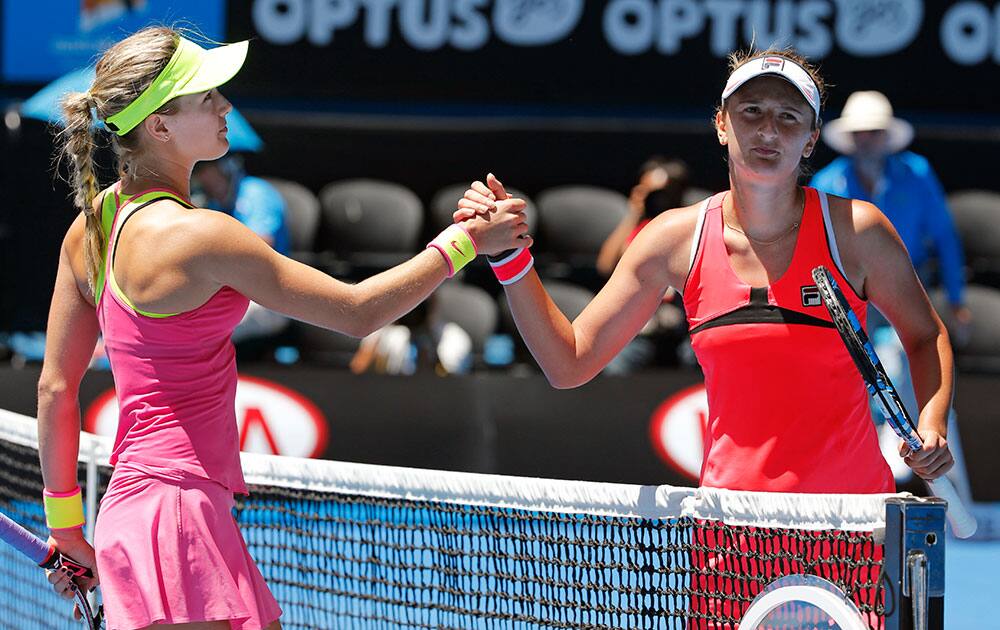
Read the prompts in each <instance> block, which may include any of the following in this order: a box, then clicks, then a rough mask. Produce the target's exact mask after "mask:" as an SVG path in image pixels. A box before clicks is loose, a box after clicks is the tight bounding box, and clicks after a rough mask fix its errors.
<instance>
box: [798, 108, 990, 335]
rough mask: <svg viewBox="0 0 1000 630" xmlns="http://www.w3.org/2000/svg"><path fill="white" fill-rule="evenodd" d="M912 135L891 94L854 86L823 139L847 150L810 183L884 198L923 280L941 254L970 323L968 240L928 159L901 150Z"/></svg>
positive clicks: (945, 276)
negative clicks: (959, 229)
mask: <svg viewBox="0 0 1000 630" xmlns="http://www.w3.org/2000/svg"><path fill="white" fill-rule="evenodd" d="M912 139H913V127H912V126H911V125H910V124H909V123H907V122H906V121H904V120H900V119H898V118H895V117H894V116H893V112H892V105H891V104H890V103H889V99H888V98H886V97H885V95H883V94H882V93H880V92H874V91H868V92H855V93H854V94H851V95H850V96H849V97H848V99H847V103H846V104H845V105H844V111H843V114H842V115H841V117H840V118H838V119H837V120H833V121H830V122H829V123H828V124H827V125H826V126H825V127H824V129H823V140H824V141H825V142H826V143H827V144H828V145H829V146H830V147H832V148H833V149H834V150H836V151H837V152H838V153H841V154H842V156H841V157H839V158H837V159H836V160H834V161H833V162H832V163H830V164H829V165H828V166H827V167H826V168H824V169H822V170H821V171H819V172H818V173H816V175H815V176H814V177H813V179H812V186H814V187H815V188H818V189H820V190H824V191H826V192H828V193H831V194H834V195H839V196H841V197H850V198H854V199H863V200H865V201H870V202H871V203H873V204H875V205H876V206H878V207H879V208H880V209H881V210H882V212H884V213H885V215H886V216H887V217H888V218H889V220H890V221H891V222H892V224H893V226H894V227H895V228H896V231H897V232H898V233H899V236H900V238H901V239H903V243H904V244H905V245H906V249H907V251H909V253H910V259H911V260H912V261H913V267H914V268H915V269H917V271H918V272H919V273H920V274H921V277H922V279H923V280H924V281H925V282H926V281H927V280H928V276H929V274H928V263H929V262H930V261H931V259H932V258H933V257H935V256H936V258H937V262H938V266H937V272H938V277H939V278H940V280H941V283H942V284H943V285H944V288H945V290H946V292H947V295H948V301H949V303H950V305H951V308H952V310H953V311H954V314H955V319H956V320H957V321H958V322H959V323H960V324H963V325H967V324H968V323H969V320H970V318H971V315H970V313H969V310H968V309H967V308H966V307H965V306H964V301H963V297H962V293H963V290H964V288H965V277H964V272H963V266H964V258H963V255H962V245H961V243H960V242H959V239H958V234H957V233H956V232H955V226H954V224H953V222H952V219H951V213H950V212H949V211H948V206H947V204H946V202H945V195H944V190H943V189H942V187H941V183H940V182H939V181H938V179H937V176H935V174H934V170H933V169H932V168H931V165H930V163H929V162H928V161H927V159H926V158H924V157H923V156H920V155H917V154H916V153H912V152H910V151H903V149H904V148H906V146H907V145H909V144H910V141H911V140H912ZM957 337H959V338H960V337H961V335H957Z"/></svg>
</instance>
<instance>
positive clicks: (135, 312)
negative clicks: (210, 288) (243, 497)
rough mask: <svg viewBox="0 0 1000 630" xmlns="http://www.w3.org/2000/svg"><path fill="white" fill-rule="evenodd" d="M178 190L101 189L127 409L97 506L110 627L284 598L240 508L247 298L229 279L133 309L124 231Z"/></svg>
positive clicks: (240, 624)
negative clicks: (206, 291)
mask: <svg viewBox="0 0 1000 630" xmlns="http://www.w3.org/2000/svg"><path fill="white" fill-rule="evenodd" d="M164 198H168V199H173V200H175V201H178V202H179V203H182V204H184V205H189V204H187V202H185V201H184V200H183V199H180V198H179V197H177V196H176V195H174V194H173V193H171V192H169V191H163V190H156V191H147V192H145V193H142V194H140V195H136V196H134V197H133V198H131V199H127V198H125V196H124V195H121V194H120V183H119V184H116V185H115V186H114V187H113V188H112V189H110V190H109V191H108V192H107V193H106V194H105V199H104V204H103V208H102V210H103V212H102V220H103V225H104V229H105V232H106V233H107V234H109V238H108V251H107V255H106V261H105V264H104V270H103V273H102V274H101V275H100V276H99V278H98V283H97V285H96V286H97V296H96V298H97V314H98V320H99V322H100V325H101V330H102V332H103V334H104V343H105V348H106V349H107V353H108V359H109V360H110V362H111V367H112V372H113V374H114V378H115V389H116V391H117V395H118V405H119V408H120V414H119V419H118V433H117V435H116V436H115V444H114V452H113V453H112V455H111V464H112V466H114V474H113V475H112V477H111V482H110V484H109V486H108V491H107V494H106V495H105V496H104V499H103V500H102V501H101V507H100V512H99V513H98V516H97V526H96V531H95V541H94V543H95V544H94V547H95V549H96V551H97V568H98V571H99V573H100V577H101V590H102V594H103V599H104V607H105V613H106V616H107V627H108V628H109V630H119V629H121V630H126V629H132V628H143V627H145V626H148V625H151V624H154V623H168V624H176V623H190V622H197V621H216V620H230V621H231V626H232V628H238V629H240V630H259V629H261V628H264V627H266V626H267V625H268V624H269V623H271V622H273V621H274V620H275V619H277V618H278V617H279V616H280V615H281V609H280V608H279V607H278V603H277V601H275V599H274V596H273V595H272V594H271V592H270V590H269V589H268V587H267V585H266V584H265V583H264V578H263V577H262V576H261V574H260V571H259V570H258V569H257V567H256V565H255V564H254V561H253V559H252V558H251V557H250V554H249V553H248V551H247V548H246V544H245V543H244V541H243V537H242V535H241V534H240V530H239V527H238V526H237V524H236V521H235V519H234V518H233V514H232V509H233V504H234V503H233V493H235V492H239V493H243V494H246V491H247V490H246V485H245V483H244V481H243V473H242V470H241V468H240V459H239V438H238V434H237V426H236V412H235V396H236V360H235V353H234V350H233V345H232V343H231V341H230V335H231V334H232V331H233V328H235V327H236V325H237V324H238V323H239V322H240V320H241V319H242V317H243V314H244V313H245V312H246V309H247V306H248V304H249V302H248V300H247V298H245V297H244V296H243V295H241V294H239V293H237V292H236V291H234V290H232V289H230V288H228V287H225V288H223V289H221V290H220V291H218V292H217V293H216V294H215V295H213V296H212V297H211V298H210V299H209V300H208V301H207V302H205V303H204V304H203V305H201V306H199V307H198V308H195V309H193V310H191V311H187V312H184V313H174V314H161V313H150V312H146V311H141V310H139V309H137V308H136V307H135V306H134V305H133V304H132V303H131V301H130V300H129V299H128V297H127V296H125V294H124V293H123V292H122V291H121V289H120V288H119V287H118V284H117V282H116V281H115V277H114V273H113V259H114V253H115V251H116V246H117V241H118V236H117V233H118V232H119V231H120V230H121V227H123V226H124V222H125V221H127V220H128V219H129V218H130V217H131V216H132V215H134V214H135V213H136V212H139V211H141V209H142V207H143V206H144V205H146V204H149V203H152V202H153V201H156V200H159V199H164Z"/></svg>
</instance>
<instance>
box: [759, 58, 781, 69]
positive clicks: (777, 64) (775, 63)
mask: <svg viewBox="0 0 1000 630" xmlns="http://www.w3.org/2000/svg"><path fill="white" fill-rule="evenodd" d="M760 69H761V70H771V69H774V70H777V71H778V72H781V71H782V70H784V69H785V60H784V59H782V58H781V57H764V60H763V61H762V62H761V64H760Z"/></svg>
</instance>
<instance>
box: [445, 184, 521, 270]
mask: <svg viewBox="0 0 1000 630" xmlns="http://www.w3.org/2000/svg"><path fill="white" fill-rule="evenodd" d="M526 206H527V203H526V202H525V201H524V199H515V198H513V197H511V196H510V195H509V194H507V191H506V190H504V187H503V184H501V183H500V180H499V179H497V178H496V177H495V176H494V175H493V173H490V174H489V175H487V176H486V183H485V184H484V183H483V182H480V181H475V182H472V185H471V186H470V188H469V189H468V190H466V191H465V195H464V196H463V197H462V198H461V199H459V200H458V209H457V210H456V211H455V214H454V215H453V218H454V220H455V223H453V224H451V225H449V226H448V227H447V228H445V229H444V231H443V232H441V233H440V234H439V235H438V236H437V238H435V239H434V240H433V241H431V242H430V243H428V244H427V247H432V248H434V249H437V250H438V251H439V252H441V255H442V256H443V257H444V260H445V262H446V263H447V265H448V277H449V278H450V277H452V276H454V275H455V274H456V273H457V272H458V271H459V270H460V269H462V267H464V266H465V265H467V264H468V263H469V262H471V261H472V260H473V259H474V258H475V257H476V255H478V254H486V256H487V257H488V258H489V261H490V267H492V268H493V272H494V273H495V274H496V277H497V280H499V281H500V284H503V285H508V284H513V283H515V282H517V281H518V280H520V279H521V278H523V277H524V276H525V275H527V273H528V271H530V270H531V267H532V265H533V264H534V259H533V258H532V257H531V252H530V251H529V250H528V248H529V247H531V244H532V242H533V240H532V238H531V235H530V234H528V223H527V220H526V217H525V216H524V209H525V207H526Z"/></svg>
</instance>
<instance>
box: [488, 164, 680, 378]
mask: <svg viewBox="0 0 1000 630" xmlns="http://www.w3.org/2000/svg"><path fill="white" fill-rule="evenodd" d="M494 182H495V183H494ZM480 186H481V185H480ZM476 188H479V189H480V190H481V188H480V187H476ZM490 188H491V189H492V190H493V192H494V194H495V196H496V197H497V198H499V199H503V198H505V197H506V193H505V192H504V191H503V189H502V185H500V184H499V182H497V181H496V179H495V178H492V179H491V181H490ZM696 218H697V208H685V209H678V210H672V211H670V212H667V213H664V214H662V215H661V216H660V217H657V218H656V219H654V220H653V221H652V222H651V223H650V224H649V225H648V226H647V227H646V228H645V229H643V230H642V232H640V233H639V235H638V236H637V237H636V239H635V240H634V241H633V242H632V244H631V245H629V247H628V248H627V249H626V250H625V254H624V255H623V256H622V258H621V261H620V262H619V263H618V265H617V267H615V270H614V273H613V274H612V275H611V278H610V279H609V280H608V283H607V284H606V285H605V286H604V288H603V289H601V291H600V292H599V293H598V294H597V296H596V297H595V298H594V299H593V301H591V303H590V304H588V305H587V307H586V308H585V309H584V310H583V312H582V313H580V316H579V317H577V318H576V319H575V320H574V321H572V322H570V321H569V320H568V319H567V318H566V316H565V315H564V314H563V313H562V312H561V311H560V310H559V308H558V307H557V306H556V305H555V303H554V302H553V301H552V298H550V297H549V295H548V293H547V292H546V291H545V288H544V287H543V286H542V283H541V280H540V279H539V278H538V274H536V273H535V271H534V270H533V269H532V270H531V271H530V272H528V274H527V275H526V276H525V277H524V278H522V279H521V280H519V281H517V282H515V283H514V284H509V285H506V286H505V287H504V289H505V291H506V293H507V300H508V302H509V303H510V307H511V312H512V313H513V316H514V321H515V323H516V324H517V328H518V330H519V331H520V333H521V336H522V338H523V339H524V342H525V344H526V345H527V346H528V349H529V350H530V351H531V354H532V356H534V357H535V360H536V361H537V362H538V365H539V366H540V367H541V368H542V371H543V372H544V373H545V376H546V378H548V380H549V383H551V384H552V386H553V387H557V388H559V389H565V388H570V387H577V386H579V385H582V384H584V383H586V382H587V381H589V380H590V379H592V378H594V376H596V375H597V374H598V373H599V372H600V371H601V370H602V369H604V367H605V366H606V365H607V364H608V363H609V362H610V361H611V359H613V358H614V357H615V355H617V354H618V352H620V351H621V349H622V348H623V347H624V346H625V344H627V343H628V342H629V341H630V340H631V339H632V338H633V337H635V335H636V334H638V333H639V331H640V330H642V327H643V326H645V325H646V322H648V321H649V318H650V317H651V316H652V315H653V313H654V312H655V311H656V308H657V307H658V306H659V305H660V302H661V301H662V299H663V294H664V293H665V292H666V290H667V288H668V287H669V286H681V285H682V284H683V282H684V279H685V276H686V275H687V265H688V255H689V252H690V242H691V234H692V232H693V231H694V223H695V220H696Z"/></svg>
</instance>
